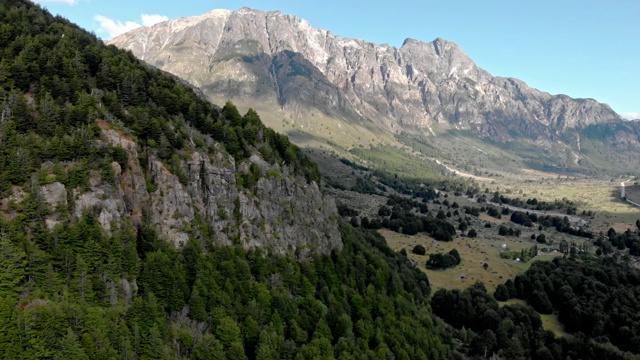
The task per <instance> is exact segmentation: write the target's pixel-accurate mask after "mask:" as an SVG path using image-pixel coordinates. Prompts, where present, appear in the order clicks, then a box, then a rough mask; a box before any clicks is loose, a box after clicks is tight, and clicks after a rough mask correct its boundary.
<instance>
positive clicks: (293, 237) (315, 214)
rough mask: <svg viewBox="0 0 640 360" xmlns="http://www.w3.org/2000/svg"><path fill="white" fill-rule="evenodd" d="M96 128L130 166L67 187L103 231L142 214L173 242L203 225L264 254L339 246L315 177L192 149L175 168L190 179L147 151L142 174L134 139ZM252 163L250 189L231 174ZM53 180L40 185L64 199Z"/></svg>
mask: <svg viewBox="0 0 640 360" xmlns="http://www.w3.org/2000/svg"><path fill="white" fill-rule="evenodd" d="M100 125H101V128H102V134H103V137H104V139H105V140H106V142H108V143H110V144H112V145H115V146H121V147H122V148H124V149H125V150H126V151H127V154H128V164H127V166H126V168H125V169H120V167H119V165H118V164H114V165H113V166H114V168H116V169H115V170H116V174H117V177H118V181H117V184H116V185H108V184H105V183H103V182H102V181H101V180H100V179H99V176H98V177H97V178H94V177H93V176H92V179H91V181H90V189H89V190H88V191H84V192H83V191H81V190H80V189H74V190H73V195H74V204H75V216H76V217H80V216H81V215H82V212H83V211H85V210H90V211H94V212H95V213H98V214H99V216H98V221H99V223H100V224H101V226H102V227H103V228H104V229H105V231H107V232H109V231H112V227H113V226H114V225H119V224H121V223H122V222H121V220H122V219H131V221H132V223H133V224H132V225H136V224H139V223H140V222H141V221H142V219H143V218H144V219H145V220H146V221H148V222H149V223H150V224H152V225H153V226H154V227H155V228H156V230H157V231H158V233H159V235H160V236H162V237H164V238H165V239H167V240H168V241H170V242H171V243H173V244H174V245H175V246H176V247H179V246H182V245H184V244H185V243H186V242H187V241H188V239H189V237H190V236H193V237H196V238H198V237H201V236H202V235H203V234H202V232H201V229H202V228H203V227H207V228H208V229H210V231H209V235H210V236H212V237H213V240H214V241H215V242H217V243H220V244H226V245H229V244H238V245H242V246H244V247H245V248H262V249H264V250H266V251H268V252H269V253H278V254H285V253H295V254H297V255H298V256H301V257H305V256H306V255H308V254H309V253H311V252H312V251H319V252H321V253H329V252H331V250H333V249H341V248H342V239H341V237H340V233H339V231H338V223H337V219H338V216H337V209H336V205H335V203H334V201H333V200H332V199H331V198H328V197H324V196H323V194H322V192H321V191H320V189H319V188H318V185H317V184H316V183H315V182H312V183H307V182H306V180H305V179H304V178H301V177H296V176H294V174H293V173H292V172H291V171H290V170H289V168H288V167H286V166H285V167H281V166H279V165H269V164H267V163H266V162H264V161H263V160H262V159H261V158H260V157H259V156H257V155H254V156H252V157H251V159H250V160H247V161H245V162H244V163H242V164H236V163H235V162H234V160H233V158H232V157H230V156H229V155H228V154H226V153H224V152H217V153H215V154H213V155H209V154H206V153H203V152H201V151H198V150H197V149H193V151H192V152H191V155H190V157H188V158H187V159H186V160H183V161H181V163H180V165H179V166H180V170H181V171H182V173H183V174H185V175H186V178H187V179H188V181H186V182H184V180H183V182H181V181H180V179H179V177H178V176H176V175H175V174H173V173H172V172H171V171H170V170H169V169H168V168H167V167H166V166H165V164H164V163H162V162H161V161H160V160H159V159H156V158H154V157H153V156H150V157H149V160H148V161H147V163H148V169H146V171H145V169H143V168H142V167H141V164H140V162H139V160H138V149H137V144H136V143H135V142H134V141H133V140H131V139H130V138H128V137H127V136H126V135H125V134H123V133H121V132H118V131H116V130H114V129H111V128H110V127H109V126H108V125H107V124H106V123H101V124H100ZM250 163H256V164H258V166H259V167H260V169H261V171H262V173H263V175H264V176H263V177H262V178H260V180H259V181H258V183H257V185H256V187H255V188H254V189H252V190H249V189H245V188H243V187H241V186H239V185H238V184H237V183H236V173H238V172H241V171H243V169H244V168H246V169H248V168H249V165H250ZM267 175H268V176H267ZM56 184H58V183H54V184H50V185H47V186H46V187H43V188H42V189H41V192H43V193H44V194H45V199H46V201H47V202H48V203H49V204H59V203H62V202H65V201H66V191H65V189H64V185H62V184H59V185H56ZM147 184H153V186H151V185H149V186H148V185H147ZM60 186H62V188H60ZM150 190H152V191H150ZM62 194H64V195H62ZM51 226H55V223H52V225H51Z"/></svg>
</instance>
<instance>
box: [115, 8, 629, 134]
mask: <svg viewBox="0 0 640 360" xmlns="http://www.w3.org/2000/svg"><path fill="white" fill-rule="evenodd" d="M111 43H112V44H115V45H117V46H119V47H121V48H124V49H128V50H131V51H132V52H133V53H134V54H135V55H136V56H138V57H139V58H141V59H143V60H144V61H146V62H148V63H150V64H152V65H155V66H157V67H159V68H161V69H163V70H166V71H168V72H171V73H174V74H176V75H178V76H180V77H183V78H185V79H187V80H188V81H189V82H191V83H192V84H194V85H196V86H198V87H200V88H201V89H203V91H204V92H205V94H207V95H208V96H209V97H210V98H212V99H216V100H219V99H250V100H252V101H264V102H267V103H274V104H276V103H277V104H279V105H280V106H281V108H282V109H283V110H285V111H287V112H289V113H290V114H292V116H293V117H295V114H297V113H300V111H299V110H300V109H301V108H302V109H317V110H319V111H321V112H325V113H329V115H332V116H334V117H335V118H341V119H345V121H347V122H371V121H373V122H374V123H377V124H378V125H379V126H382V127H383V128H386V129H387V130H390V131H397V130H398V129H401V128H402V127H405V128H406V127H410V128H412V129H423V130H424V133H425V134H428V133H430V131H428V129H429V126H430V125H432V124H441V125H444V126H449V127H451V128H456V129H467V130H471V131H474V132H475V133H477V134H478V135H479V136H482V137H488V138H491V139H493V140H496V141H500V142H506V141H510V140H513V139H514V138H516V137H519V136H523V137H527V138H530V139H533V140H546V141H548V142H550V143H551V142H554V143H555V142H557V141H558V139H559V138H560V136H561V135H562V134H564V133H566V132H571V131H574V130H580V129H583V128H585V127H588V126H592V125H599V124H605V123H610V122H620V121H621V118H620V117H619V116H618V115H617V114H616V113H615V112H613V111H612V110H611V108H610V107H609V106H607V105H605V104H601V103H598V102H596V101H595V100H592V99H572V98H569V97H567V96H563V95H559V96H553V95H550V94H548V93H544V92H541V91H538V90H536V89H533V88H530V87H529V86H527V85H526V84H525V83H523V82H522V81H519V80H517V79H511V78H501V77H493V76H491V75H490V74H489V73H488V72H486V71H484V70H482V69H481V68H479V67H478V66H476V64H475V63H474V62H473V61H472V60H471V59H470V58H469V57H468V56H466V55H465V54H464V52H463V51H462V50H461V49H460V48H459V47H458V46H457V45H456V44H455V43H453V42H450V41H446V40H443V39H439V38H438V39H436V40H434V41H432V42H429V43H425V42H421V41H418V40H413V39H407V40H406V41H405V42H404V44H403V45H402V46H401V47H399V48H396V47H392V46H388V45H376V44H372V43H369V42H365V41H362V40H357V39H347V38H342V37H339V36H336V35H333V34H331V33H330V32H328V31H326V30H322V29H314V28H312V27H311V25H310V24H309V23H308V22H307V21H305V20H302V19H298V18H296V17H295V16H290V15H282V14H280V13H279V12H262V11H257V10H251V9H247V8H243V9H240V10H238V11H227V10H214V11H212V12H210V13H208V14H205V15H202V16H197V17H188V18H181V19H176V20H170V21H167V22H163V23H160V24H157V25H154V26H152V27H143V28H139V29H136V30H133V31H131V32H129V33H126V34H124V35H121V36H120V37H118V38H115V39H113V40H112V41H111ZM397 125H400V126H397ZM635 142H636V143H637V142H638V139H635Z"/></svg>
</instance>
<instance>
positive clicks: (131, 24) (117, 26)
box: [55, 0, 169, 39]
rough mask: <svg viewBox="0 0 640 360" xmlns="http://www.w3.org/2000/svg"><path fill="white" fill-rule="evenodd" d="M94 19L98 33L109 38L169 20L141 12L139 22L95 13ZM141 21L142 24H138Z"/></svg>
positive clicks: (161, 16) (162, 16)
mask: <svg viewBox="0 0 640 360" xmlns="http://www.w3.org/2000/svg"><path fill="white" fill-rule="evenodd" d="M55 1H77V0H55ZM93 19H94V20H96V21H97V22H99V23H100V26H99V27H98V32H99V33H107V34H108V35H109V39H111V38H114V37H116V36H118V35H121V34H124V33H126V32H127V31H131V30H134V29H137V28H139V27H141V26H152V25H154V24H157V23H159V22H162V21H167V20H169V18H168V17H166V16H164V15H158V14H152V15H149V14H142V15H141V16H140V22H135V21H124V22H122V21H120V20H116V19H111V18H108V17H106V16H103V15H96V16H94V17H93ZM140 23H142V24H140Z"/></svg>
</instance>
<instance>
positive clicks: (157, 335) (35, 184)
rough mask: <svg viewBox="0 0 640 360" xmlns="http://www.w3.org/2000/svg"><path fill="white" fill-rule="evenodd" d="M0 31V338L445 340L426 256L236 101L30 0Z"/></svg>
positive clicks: (274, 351)
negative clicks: (197, 87) (375, 222)
mask: <svg viewBox="0 0 640 360" xmlns="http://www.w3.org/2000/svg"><path fill="white" fill-rule="evenodd" d="M0 33H2V36H0V154H1V156H0V206H1V207H0V318H1V319H2V321H0V358H3V359H5V358H21V359H97V358H100V359H116V358H127V359H226V358H233V359H248V358H252V359H253V358H261V359H293V358H333V357H347V358H350V357H354V356H356V355H358V356H361V355H363V354H365V355H367V356H368V357H372V358H373V357H385V358H386V357H388V356H387V355H391V354H398V355H402V356H403V357H404V358H415V359H426V358H427V356H428V357H429V358H444V357H446V355H447V353H448V350H447V348H445V347H444V345H443V344H442V341H441V338H440V336H439V334H438V330H439V329H438V328H437V327H436V326H435V325H434V323H433V319H432V318H431V313H430V310H429V307H428V304H427V303H426V302H425V300H426V299H427V297H428V295H429V291H430V288H429V283H428V280H427V278H426V276H425V275H424V274H422V273H421V272H420V271H419V270H417V269H416V268H415V267H413V266H412V265H411V263H410V262H409V260H408V259H407V258H406V257H403V256H401V255H399V254H396V253H394V252H393V251H391V250H390V249H389V248H388V247H387V246H386V244H385V243H384V240H383V239H382V238H381V237H380V236H379V235H377V234H375V233H371V232H369V233H364V232H360V231H354V230H352V229H351V228H350V227H348V226H340V227H338V223H337V218H336V216H335V205H333V202H332V200H330V199H327V198H324V197H323V196H322V194H321V193H320V192H319V190H318V186H317V180H318V178H319V173H318V170H317V167H316V166H315V165H314V164H313V163H311V162H310V161H309V160H308V159H307V158H306V157H305V156H303V155H302V154H301V153H300V150H299V149H298V148H297V147H296V146H294V145H292V144H291V143H290V142H289V141H288V140H287V138H286V137H284V136H281V135H278V134H276V133H275V132H273V131H272V130H270V129H268V128H265V127H264V126H263V125H262V123H261V122H260V119H259V118H258V116H257V114H256V113H255V112H253V111H249V112H247V114H246V115H245V116H240V114H239V113H238V112H237V110H236V109H235V107H234V106H233V105H231V104H226V105H225V106H224V107H223V108H222V109H220V108H217V107H215V106H212V105H211V104H210V103H208V102H206V101H204V100H202V99H200V98H198V96H197V95H196V94H195V93H194V92H192V91H190V90H188V89H187V88H185V87H184V86H182V85H180V84H179V83H177V82H176V81H175V80H174V79H173V78H171V77H168V76H166V75H165V74H163V73H161V72H160V71H158V70H155V69H150V68H149V67H148V66H145V65H144V64H141V63H140V62H139V61H138V60H136V59H135V58H134V57H132V56H131V55H130V54H127V53H125V52H123V51H121V50H118V49H116V48H115V47H107V46H104V44H103V43H102V42H101V41H99V40H98V39H97V38H96V37H95V36H93V35H91V34H88V33H87V32H85V31H83V30H81V29H79V28H78V27H77V26H74V25H72V24H69V23H68V22H67V21H66V20H64V19H61V18H54V17H53V16H51V15H50V14H49V13H47V12H46V11H44V10H42V9H41V8H39V7H37V6H36V5H34V4H33V3H32V2H30V1H26V0H0ZM342 238H344V241H343V240H342ZM227 244H229V245H230V246H222V245H227ZM281 253H283V254H286V255H281ZM294 254H295V255H299V256H294ZM365 299H366V301H365Z"/></svg>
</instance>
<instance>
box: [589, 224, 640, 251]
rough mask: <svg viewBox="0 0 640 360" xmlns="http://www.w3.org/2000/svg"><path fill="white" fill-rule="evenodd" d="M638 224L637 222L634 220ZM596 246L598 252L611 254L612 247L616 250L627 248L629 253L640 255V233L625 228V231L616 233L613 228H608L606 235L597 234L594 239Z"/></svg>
mask: <svg viewBox="0 0 640 360" xmlns="http://www.w3.org/2000/svg"><path fill="white" fill-rule="evenodd" d="M636 225H638V222H636ZM595 245H596V246H598V248H599V249H598V253H603V254H605V255H606V254H611V253H612V252H613V249H614V248H616V249H618V250H625V249H629V255H633V256H640V235H639V233H638V231H635V232H634V231H631V230H630V229H627V230H626V231H625V232H623V233H620V234H618V233H617V232H616V231H615V229H613V228H609V231H607V236H606V237H605V236H604V235H602V234H601V235H600V236H598V238H597V239H596V241H595Z"/></svg>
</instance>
